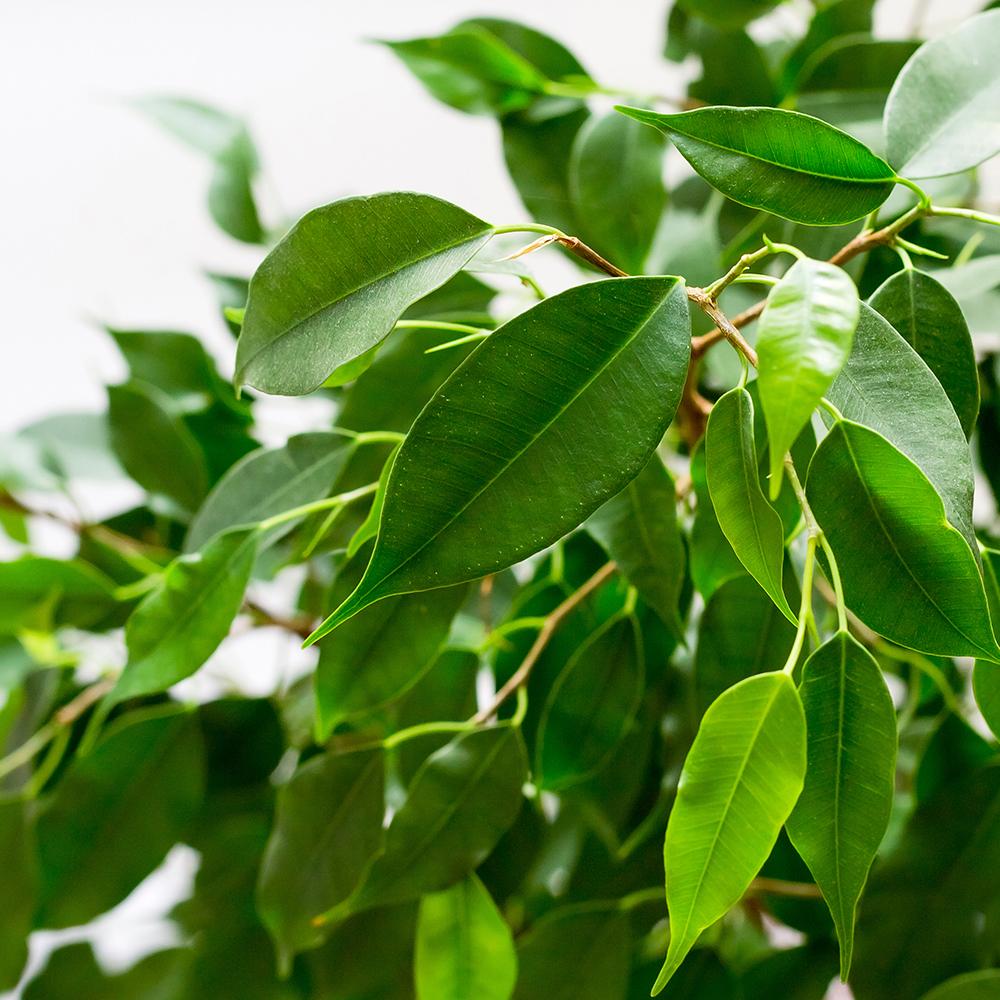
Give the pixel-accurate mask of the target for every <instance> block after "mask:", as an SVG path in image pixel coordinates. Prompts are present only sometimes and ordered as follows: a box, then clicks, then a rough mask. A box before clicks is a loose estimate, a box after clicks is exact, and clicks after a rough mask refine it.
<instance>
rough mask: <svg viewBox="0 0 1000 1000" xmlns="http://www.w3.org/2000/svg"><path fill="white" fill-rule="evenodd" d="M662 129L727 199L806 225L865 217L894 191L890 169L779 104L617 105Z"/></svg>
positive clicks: (838, 135) (836, 131)
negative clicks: (659, 109)
mask: <svg viewBox="0 0 1000 1000" xmlns="http://www.w3.org/2000/svg"><path fill="white" fill-rule="evenodd" d="M618 110H619V111H621V112H622V113H623V114H626V115H628V116H629V117H631V118H635V119H636V121H640V122H643V123H645V124H646V125H652V126H653V127H654V128H658V129H660V131H662V132H664V133H665V134H666V136H667V138H669V139H670V141H671V142H673V144H674V145H675V146H676V147H677V148H678V149H679V150H680V151H681V153H682V154H683V155H684V158H685V159H686V160H687V161H688V162H689V163H690V164H691V166H692V167H694V169H695V170H696V171H697V172H698V173H699V174H701V176H702V177H704V178H705V180H706V181H708V183H709V184H711V185H712V187H714V188H717V189H718V190H719V191H721V192H722V193H723V194H724V195H726V197H727V198H732V200H733V201H736V202H739V203H740V204H741V205H747V206H748V207H750V208H759V209H762V210H764V211H765V212H771V213H772V214H774V215H780V216H781V217H782V218H784V219H790V220H791V221H792V222H802V223H805V224H806V225H808V226H838V225H842V224H844V223H847V222H853V221H854V220H855V219H860V218H863V217H864V216H865V215H867V214H868V213H869V212H871V211H873V210H874V209H876V208H878V206H879V205H881V204H882V202H884V201H885V200H886V198H888V197H889V194H890V192H891V191H892V187H893V183H894V177H895V174H894V173H893V171H892V168H891V167H890V166H889V165H888V164H887V163H885V162H884V161H883V160H881V159H880V158H879V157H877V156H876V155H875V154H874V153H873V152H872V151H871V150H870V149H868V147H867V146H865V145H864V144H862V143H860V142H858V140H857V139H854V138H852V137H851V136H849V135H848V134H847V133H846V132H841V131H840V129H837V128H834V127H833V126H832V125H827V124H826V122H822V121H820V120H819V119H818V118H811V117H809V116H808V115H803V114H799V113H798V112H795V111H785V110H783V109H780V108H727V107H712V108H698V109H696V110H695V111H684V112H681V113H679V114H669V115H666V114H658V113H656V112H654V111H644V110H642V109H641V108H627V107H620V108H618Z"/></svg>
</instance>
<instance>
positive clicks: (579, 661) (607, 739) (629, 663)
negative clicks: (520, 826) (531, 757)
mask: <svg viewBox="0 0 1000 1000" xmlns="http://www.w3.org/2000/svg"><path fill="white" fill-rule="evenodd" d="M644 680H645V663H644V654H643V648H642V636H641V635H640V633H639V628H638V622H637V621H636V620H635V618H634V617H633V616H632V615H624V616H622V617H619V618H613V619H611V620H609V621H608V622H606V623H605V624H604V625H602V626H601V628H600V629H599V630H598V631H597V632H596V633H594V634H593V635H591V636H589V637H588V638H587V639H585V640H584V642H583V644H582V645H581V646H580V647H579V649H577V651H576V652H575V653H574V654H573V656H572V657H571V658H570V659H569V662H568V663H567V664H566V666H565V667H564V668H563V670H562V671H561V673H560V674H559V676H558V677H557V678H556V682H555V684H553V685H552V688H551V690H550V691H549V695H548V698H547V699H546V702H545V707H544V708H543V709H542V718H541V722H540V723H539V726H538V736H537V741H536V742H537V760H538V765H537V768H536V771H537V773H536V778H535V780H536V781H537V782H538V784H539V786H540V787H542V788H547V789H551V790H558V789H560V788H565V787H567V786H569V785H574V784H577V783H578V782H580V781H583V780H585V779H586V778H588V777H590V776H591V775H592V774H594V773H596V772H597V771H599V770H600V769H601V767H602V766H603V765H604V764H606V763H607V761H608V759H609V757H610V756H611V754H612V753H614V750H615V747H617V745H618V744H619V743H620V742H621V740H622V739H624V737H625V734H626V733H627V732H628V729H629V727H630V726H631V725H632V722H633V720H634V719H635V715H636V712H637V711H638V710H639V702H640V699H641V698H642V691H643V683H644Z"/></svg>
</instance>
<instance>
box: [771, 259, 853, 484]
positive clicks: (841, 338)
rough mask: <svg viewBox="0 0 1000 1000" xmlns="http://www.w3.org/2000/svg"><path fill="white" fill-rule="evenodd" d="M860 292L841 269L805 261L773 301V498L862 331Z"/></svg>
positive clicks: (792, 270) (784, 280)
mask: <svg viewBox="0 0 1000 1000" xmlns="http://www.w3.org/2000/svg"><path fill="white" fill-rule="evenodd" d="M859 310H860V305H859V302H858V291H857V288H855V286H854V282H853V281H851V279H850V278H849V277H848V276H847V274H846V272H845V271H843V270H842V269H841V268H839V267H836V266H835V265H833V264H827V263H826V262H824V261H816V260H809V259H806V260H797V261H796V262H795V263H794V264H793V265H792V266H791V267H790V268H789V269H788V272H787V273H786V274H785V276H784V277H783V278H782V279H781V281H780V282H779V283H778V284H777V285H776V286H775V288H774V289H773V290H772V291H771V294H770V295H769V296H768V298H767V306H766V307H765V309H764V313H763V315H762V316H761V318H760V332H759V334H758V338H757V353H758V355H759V357H760V365H759V369H760V377H759V378H758V380H757V383H758V385H759V387H760V401H761V406H762V407H763V410H764V419H765V422H766V423H767V438H768V445H769V448H770V454H771V487H770V493H771V499H772V500H774V499H776V498H777V496H778V491H779V490H780V489H781V481H782V476H783V473H784V460H785V453H786V452H787V451H788V450H789V448H791V446H792V444H793V442H794V441H795V439H796V438H797V437H798V436H799V434H800V432H801V431H802V428H803V427H805V425H806V424H807V423H808V422H809V420H810V418H811V417H812V413H813V410H815V409H816V407H817V406H818V405H819V401H820V399H822V397H823V396H824V395H825V394H826V392H827V390H828V389H829V388H830V386H831V385H832V384H833V380H834V379H835V378H836V377H837V375H838V374H839V372H840V370H841V369H842V368H843V367H844V364H845V362H846V361H847V358H848V355H849V354H850V353H851V344H852V342H853V340H854V331H855V328H856V327H857V325H858V315H859Z"/></svg>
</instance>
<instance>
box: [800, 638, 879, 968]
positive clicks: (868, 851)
mask: <svg viewBox="0 0 1000 1000" xmlns="http://www.w3.org/2000/svg"><path fill="white" fill-rule="evenodd" d="M800 694H801V697H802V706H803V708H804V709H805V713H806V728H807V731H808V742H807V769H806V782H805V786H804V787H803V789H802V795H801V796H800V797H799V801H798V803H797V804H796V806H795V809H794V810H793V812H792V814H791V816H789V817H788V824H787V826H788V836H789V837H790V838H791V841H792V843H793V844H794V845H795V849H796V850H797V851H798V852H799V854H801V855H802V858H803V860H804V861H805V862H806V864H807V865H808V866H809V870H810V871H811V872H812V873H813V877H814V878H815V879H816V884H817V885H818V886H819V887H820V889H821V890H822V891H823V896H824V898H825V899H826V902H827V905H828V906H829V907H830V912H831V914H832V915H833V920H834V923H835V924H836V926H837V936H838V937H839V938H840V955H841V958H840V975H841V978H842V979H844V980H845V981H846V979H847V974H848V972H849V971H850V968H851V953H852V951H853V948H854V917H855V911H856V909H857V905H858V899H859V898H860V896H861V891H862V889H863V888H864V885H865V882H866V881H867V879H868V871H869V869H870V868H871V865H872V862H873V861H874V860H875V854H876V852H877V851H878V848H879V844H881V842H882V837H883V836H884V835H885V831H886V827H887V826H888V825H889V813H890V811H891V809H892V797H893V786H894V781H895V772H896V712H895V709H894V708H893V704H892V698H891V697H890V695H889V690H888V688H887V687H886V686H885V681H884V680H883V678H882V673H881V671H880V670H879V668H878V664H877V663H876V662H875V661H874V660H873V659H872V658H871V655H870V654H869V653H868V651H867V650H866V649H865V648H864V647H863V646H861V645H860V644H859V643H858V642H857V641H856V640H855V639H853V638H852V637H851V636H850V635H849V634H848V633H847V632H838V633H837V635H835V636H834V637H833V638H832V639H830V640H829V641H828V642H826V643H825V644H824V645H822V646H820V648H819V649H817V650H816V652H815V653H813V655H812V656H810V657H809V659H808V660H807V661H806V665H805V667H804V668H803V672H802V686H801V689H800Z"/></svg>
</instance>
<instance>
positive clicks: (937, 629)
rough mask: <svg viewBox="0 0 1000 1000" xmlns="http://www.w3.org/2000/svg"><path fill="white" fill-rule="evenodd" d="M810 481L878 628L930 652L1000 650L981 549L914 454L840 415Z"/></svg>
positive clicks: (851, 600) (853, 588) (818, 510)
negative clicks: (951, 515)
mask: <svg viewBox="0 0 1000 1000" xmlns="http://www.w3.org/2000/svg"><path fill="white" fill-rule="evenodd" d="M963 441H964V437H963ZM806 491H807V493H808V496H809V503H810V504H811V505H812V508H813V511H814V513H815V514H816V518H817V520H818V521H819V523H820V527H822V529H823V531H824V533H825V534H826V536H827V538H828V539H829V541H830V545H831V546H832V547H833V551H834V554H835V555H836V557H837V562H838V564H839V566H840V573H841V576H842V577H843V581H844V593H845V596H846V599H847V605H848V607H849V608H850V609H851V610H852V611H854V612H855V614H857V615H858V617H859V618H860V619H861V620H862V621H863V622H864V623H865V624H866V625H868V627H869V628H872V629H874V630H875V631H876V632H878V633H880V634H881V635H884V636H885V637H886V638H887V639H891V640H892V641H893V642H896V643H899V645H901V646H907V647H909V648H910V649H918V650H920V651H922V652H925V653H932V654H938V655H942V656H980V657H983V658H985V659H991V660H992V659H1000V649H998V648H997V644H996V640H995V639H994V637H993V632H992V629H991V627H990V617H989V612H988V610H987V605H986V595H985V593H984V592H983V581H982V577H981V576H980V575H979V567H978V566H977V564H976V560H975V557H974V556H973V554H972V551H971V550H970V548H969V546H968V544H967V542H966V541H965V539H963V538H962V536H961V534H959V532H958V531H957V530H956V529H955V528H954V527H953V526H952V525H951V524H949V523H948V521H947V519H946V517H945V510H944V506H943V504H942V502H941V498H940V497H939V496H938V494H937V493H936V492H935V490H934V487H933V486H932V485H931V484H930V482H928V480H927V478H926V477H925V476H924V475H923V473H921V471H920V470H919V469H918V468H917V467H916V466H915V465H914V464H913V463H912V462H911V461H910V460H909V459H908V458H907V457H906V456H905V455H903V454H901V453H900V452H899V451H897V450H896V449H895V448H894V447H893V446H892V445H891V444H890V443H889V442H888V441H886V439H885V438H884V437H882V436H881V435H879V434H877V433H875V431H872V430H869V429H868V428H867V427H862V426H861V425H860V424H855V423H852V422H850V421H838V422H837V423H836V424H835V425H834V427H833V429H832V430H831V431H830V433H829V434H828V435H827V437H826V438H825V440H824V441H823V442H822V444H821V445H820V446H819V448H818V449H817V450H816V454H815V456H814V457H813V461H812V465H811V466H810V467H809V479H808V483H807V487H806Z"/></svg>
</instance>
